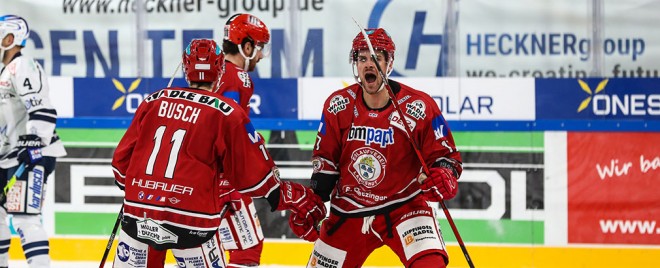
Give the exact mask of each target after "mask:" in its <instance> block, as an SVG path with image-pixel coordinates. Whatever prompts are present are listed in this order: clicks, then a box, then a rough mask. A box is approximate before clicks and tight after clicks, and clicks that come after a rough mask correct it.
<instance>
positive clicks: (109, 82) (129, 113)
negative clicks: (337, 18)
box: [73, 78, 298, 119]
mask: <svg viewBox="0 0 660 268" xmlns="http://www.w3.org/2000/svg"><path fill="white" fill-rule="evenodd" d="M168 82H169V79H166V78H74V79H73V90H74V94H73V96H74V115H75V117H129V118H130V117H133V114H135V111H136V110H137V107H138V106H139V105H140V103H141V102H142V100H144V99H145V98H146V97H147V96H148V95H149V94H150V93H152V92H154V91H157V90H160V89H162V88H164V87H166V86H167V83H168ZM254 83H255V85H256V87H255V91H254V94H253V96H252V99H251V100H250V117H251V118H278V119H297V118H298V89H297V86H298V84H297V80H296V79H258V78H257V79H254ZM185 85H186V82H185V81H184V80H183V79H181V78H178V79H175V80H174V82H173V83H172V86H185Z"/></svg>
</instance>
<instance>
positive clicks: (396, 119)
mask: <svg viewBox="0 0 660 268" xmlns="http://www.w3.org/2000/svg"><path fill="white" fill-rule="evenodd" d="M404 118H405V119H406V123H408V126H409V127H410V131H413V130H414V129H415V126H417V123H416V122H415V120H412V119H411V118H410V117H407V116H404ZM389 119H390V125H392V126H394V127H396V128H398V129H400V130H402V131H404V132H405V131H406V129H405V128H404V127H403V121H401V116H399V113H398V112H397V111H394V112H392V114H390V117H389Z"/></svg>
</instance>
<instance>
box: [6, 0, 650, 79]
mask: <svg viewBox="0 0 660 268" xmlns="http://www.w3.org/2000/svg"><path fill="white" fill-rule="evenodd" d="M589 3H591V2H590V1H578V2H576V1H573V0H555V1H525V0H508V1H498V2H497V3H495V2H493V1H484V0H471V1H448V0H432V1H429V0H380V1H373V0H358V1H355V0H333V1H322V0H296V1H286V0H187V1H180V0H159V1H155V0H98V1H86V0H82V1H78V0H62V1H51V0H0V6H2V13H5V14H7V13H9V14H16V15H19V16H23V17H24V18H26V20H27V21H28V24H29V26H30V29H31V31H32V34H31V35H30V39H29V40H28V42H27V46H26V47H27V51H26V53H27V54H29V55H34V56H35V57H36V58H37V59H38V60H40V61H41V62H42V63H44V66H45V69H46V70H47V71H48V73H49V74H50V75H55V76H73V77H122V78H124V77H168V76H169V75H170V74H171V73H172V72H173V71H174V69H175V68H176V65H177V63H178V62H179V61H180V52H181V51H182V50H183V48H184V47H185V45H186V44H188V42H189V41H190V40H191V39H192V38H213V39H215V40H218V41H220V40H221V39H222V36H223V27H224V24H225V22H226V21H227V19H228V18H229V17H230V16H231V15H233V14H235V13H244V12H247V13H251V14H253V15H256V16H258V17H259V18H261V19H262V20H263V21H264V22H265V23H266V24H267V25H268V27H269V28H270V30H271V47H272V55H271V56H270V57H269V58H266V59H264V60H263V61H262V63H260V64H259V66H258V73H257V74H255V76H260V77H272V78H280V77H298V76H306V77H310V76H314V77H320V76H322V77H350V76H351V74H352V73H351V67H350V65H348V53H349V51H350V49H351V42H352V40H353V38H354V37H355V36H356V34H357V33H358V31H357V28H356V25H355V24H354V23H353V20H352V18H355V19H356V20H357V21H358V22H360V23H361V24H362V25H363V26H364V27H369V28H372V27H383V28H385V29H386V30H387V31H388V32H389V33H390V35H391V36H392V39H393V40H394V42H395V44H396V48H397V51H396V56H395V61H394V72H393V74H394V75H396V76H399V75H401V76H414V77H431V76H441V75H442V74H443V73H445V70H444V69H445V68H454V69H456V70H455V72H454V73H455V75H457V76H470V77H556V78H580V77H586V76H588V75H589V76H607V77H658V74H659V73H658V70H660V66H659V63H658V61H657V60H655V59H657V58H658V57H660V55H659V51H660V49H658V47H660V36H658V35H657V34H655V33H656V32H657V31H656V28H657V25H659V24H660V17H659V16H657V14H658V12H659V11H660V5H658V3H657V1H653V0H629V1H602V4H603V6H604V7H601V10H603V12H602V14H601V15H602V21H603V22H602V24H597V25H593V22H594V21H598V20H595V18H593V17H592V16H593V14H596V12H593V9H594V8H597V7H593V6H591V5H590V4H589ZM454 20H455V21H454ZM452 24H455V26H456V27H455V28H451V27H450V26H451V25H452ZM449 29H451V31H449ZM594 33H600V36H595V34H594ZM446 48H451V49H452V51H453V52H454V53H451V52H450V51H449V49H446ZM449 63H453V64H451V65H453V67H452V66H450V64H449Z"/></svg>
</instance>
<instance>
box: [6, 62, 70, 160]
mask: <svg viewBox="0 0 660 268" xmlns="http://www.w3.org/2000/svg"><path fill="white" fill-rule="evenodd" d="M56 119H57V112H56V111H55V108H53V105H52V104H51V102H50V98H49V88H48V81H47V79H46V73H45V72H44V70H43V68H42V67H41V65H40V64H39V63H38V62H36V61H35V60H34V59H33V58H30V57H26V56H23V55H21V53H18V54H16V55H15V56H14V58H13V59H12V60H11V62H9V64H7V66H5V67H4V68H2V71H0V168H10V167H13V166H16V165H18V161H16V157H17V154H18V151H17V150H16V148H15V147H16V143H17V141H18V137H19V136H21V135H25V134H36V135H38V136H39V137H40V138H41V141H42V142H44V143H45V144H47V146H46V147H44V148H43V149H42V151H41V153H42V155H44V156H53V157H61V156H65V155H66V151H65V150H64V146H63V145H62V142H61V141H60V139H59V137H58V136H57V134H56V133H55V123H56Z"/></svg>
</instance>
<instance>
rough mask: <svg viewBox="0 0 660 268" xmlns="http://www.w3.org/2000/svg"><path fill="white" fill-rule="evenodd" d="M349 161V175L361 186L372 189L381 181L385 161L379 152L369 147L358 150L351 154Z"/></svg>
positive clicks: (383, 175)
mask: <svg viewBox="0 0 660 268" xmlns="http://www.w3.org/2000/svg"><path fill="white" fill-rule="evenodd" d="M351 161H352V162H353V164H352V165H351V168H350V173H351V174H352V175H353V177H355V179H356V180H357V182H358V183H360V184H361V185H364V186H365V187H368V188H373V187H376V186H377V185H378V184H380V182H382V181H383V178H384V177H385V166H386V165H387V160H386V159H385V156H383V154H381V153H380V152H379V151H377V150H375V149H372V148H369V147H362V148H359V149H357V150H355V151H353V154H351Z"/></svg>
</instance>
